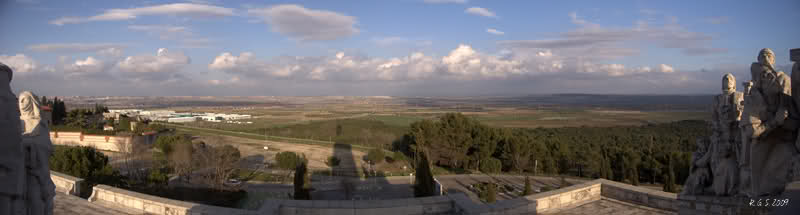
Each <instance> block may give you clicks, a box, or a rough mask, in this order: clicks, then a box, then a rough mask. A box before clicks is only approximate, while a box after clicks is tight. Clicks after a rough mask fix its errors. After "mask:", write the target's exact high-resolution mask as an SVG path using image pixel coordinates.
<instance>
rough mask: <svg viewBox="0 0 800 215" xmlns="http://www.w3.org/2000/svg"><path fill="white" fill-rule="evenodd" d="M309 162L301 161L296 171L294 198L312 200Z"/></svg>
mask: <svg viewBox="0 0 800 215" xmlns="http://www.w3.org/2000/svg"><path fill="white" fill-rule="evenodd" d="M307 165H308V164H307V163H306V162H300V164H298V165H297V168H296V169H295V172H294V199H296V200H311V177H309V174H308V166H307Z"/></svg>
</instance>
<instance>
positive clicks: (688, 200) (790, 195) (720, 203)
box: [678, 181, 800, 215]
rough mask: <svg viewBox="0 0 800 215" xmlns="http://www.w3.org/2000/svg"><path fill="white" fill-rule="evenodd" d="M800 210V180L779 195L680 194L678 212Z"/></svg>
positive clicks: (791, 213)
mask: <svg viewBox="0 0 800 215" xmlns="http://www.w3.org/2000/svg"><path fill="white" fill-rule="evenodd" d="M787 199H788V202H787V203H785V204H784V203H783V201H785V200H787ZM759 200H761V206H758V201H759ZM776 200H777V201H776ZM751 204H752V205H751ZM768 204H769V205H768ZM798 211H800V181H795V182H793V183H789V184H788V185H786V190H785V191H784V192H783V194H781V195H779V196H763V197H760V198H750V197H745V196H711V195H678V214H680V215H695V214H697V215H701V214H702V215H705V214H711V215H717V214H719V215H722V214H725V215H728V214H754V215H761V214H765V215H766V214H769V215H796V214H798Z"/></svg>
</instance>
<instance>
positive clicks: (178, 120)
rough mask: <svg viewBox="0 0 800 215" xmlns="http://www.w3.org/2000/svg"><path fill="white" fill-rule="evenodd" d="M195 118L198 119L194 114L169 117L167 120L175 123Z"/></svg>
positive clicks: (192, 120) (191, 120) (190, 120)
mask: <svg viewBox="0 0 800 215" xmlns="http://www.w3.org/2000/svg"><path fill="white" fill-rule="evenodd" d="M195 120H197V118H196V117H193V116H186V117H171V118H167V122H173V123H183V122H194V121H195Z"/></svg>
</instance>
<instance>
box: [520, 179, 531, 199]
mask: <svg viewBox="0 0 800 215" xmlns="http://www.w3.org/2000/svg"><path fill="white" fill-rule="evenodd" d="M530 194H533V190H532V189H531V179H530V178H528V176H525V190H524V191H522V195H523V196H527V195H530Z"/></svg>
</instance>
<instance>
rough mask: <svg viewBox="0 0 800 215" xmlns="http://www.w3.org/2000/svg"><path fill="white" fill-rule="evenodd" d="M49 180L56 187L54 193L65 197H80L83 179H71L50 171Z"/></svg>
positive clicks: (71, 177) (69, 176)
mask: <svg viewBox="0 0 800 215" xmlns="http://www.w3.org/2000/svg"><path fill="white" fill-rule="evenodd" d="M50 179H51V180H53V184H55V185H56V192H61V193H66V194H67V195H73V196H80V194H81V192H83V190H81V187H82V186H83V183H84V182H83V179H82V178H77V177H73V176H71V175H67V174H64V173H60V172H55V171H50Z"/></svg>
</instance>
